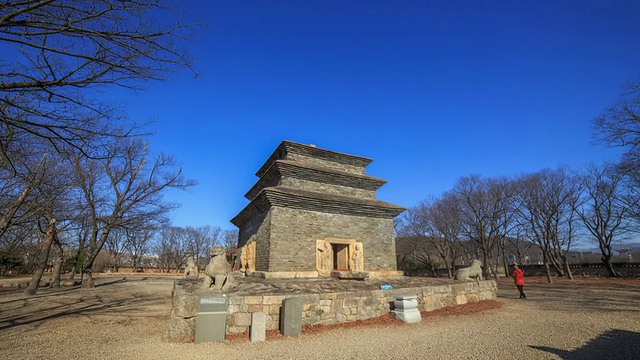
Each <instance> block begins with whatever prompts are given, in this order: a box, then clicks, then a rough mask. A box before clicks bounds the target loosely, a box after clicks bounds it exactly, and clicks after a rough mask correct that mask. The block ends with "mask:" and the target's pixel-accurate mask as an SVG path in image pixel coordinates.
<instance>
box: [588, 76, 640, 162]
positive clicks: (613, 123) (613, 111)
mask: <svg viewBox="0 0 640 360" xmlns="http://www.w3.org/2000/svg"><path fill="white" fill-rule="evenodd" d="M621 95H622V96H621V99H620V101H619V102H618V103H617V104H615V105H614V106H612V107H610V108H608V109H607V110H606V111H605V112H604V113H603V114H602V115H600V116H599V117H597V118H596V119H595V120H594V138H595V140H596V141H598V142H600V143H603V144H606V145H609V146H616V147H623V148H625V149H626V151H627V152H626V153H625V154H624V156H623V161H622V162H623V163H632V164H635V165H634V166H635V167H637V166H638V165H640V162H638V160H639V159H640V158H639V157H638V155H639V154H640V81H636V82H632V83H629V84H627V85H626V86H625V87H624V90H623V92H622V94H621Z"/></svg>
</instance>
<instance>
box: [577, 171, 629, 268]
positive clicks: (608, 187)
mask: <svg viewBox="0 0 640 360" xmlns="http://www.w3.org/2000/svg"><path fill="white" fill-rule="evenodd" d="M622 180H623V175H622V174H621V173H620V172H619V171H617V169H616V167H615V166H614V165H612V164H605V165H603V166H600V167H597V166H590V167H588V168H587V170H586V173H585V175H584V176H583V177H582V186H583V196H582V199H581V201H580V202H579V203H578V204H577V206H576V211H577V214H578V216H579V218H580V220H582V223H583V224H584V226H585V227H586V228H587V230H588V231H589V233H590V234H591V235H592V236H593V238H594V239H595V240H596V241H597V242H598V246H599V248H600V253H601V255H602V263H603V264H604V265H605V267H606V268H607V271H608V272H609V275H610V276H612V277H618V276H619V274H618V272H617V271H616V269H615V268H614V267H613V264H612V262H611V258H612V256H613V248H612V246H613V244H614V241H616V240H621V237H622V236H624V235H625V234H626V233H627V232H628V231H629V228H628V217H627V214H628V211H629V208H628V207H627V206H626V204H625V200H624V199H623V194H624V193H623V191H624V190H623V181H622Z"/></svg>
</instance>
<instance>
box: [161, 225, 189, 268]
mask: <svg viewBox="0 0 640 360" xmlns="http://www.w3.org/2000/svg"><path fill="white" fill-rule="evenodd" d="M155 252H156V255H157V256H158V266H159V267H160V268H161V269H163V270H164V271H165V272H169V271H171V270H172V269H175V270H178V269H179V268H180V267H181V266H182V265H184V264H185V263H186V260H187V258H188V257H189V253H188V250H187V233H186V231H185V229H184V228H181V227H176V226H163V227H162V228H161V229H160V233H159V239H158V241H157V244H156V247H155Z"/></svg>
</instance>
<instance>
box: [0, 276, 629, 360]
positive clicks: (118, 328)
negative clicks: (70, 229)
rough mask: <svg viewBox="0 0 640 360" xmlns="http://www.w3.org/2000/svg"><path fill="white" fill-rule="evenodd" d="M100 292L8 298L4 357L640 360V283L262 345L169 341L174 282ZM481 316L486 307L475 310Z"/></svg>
mask: <svg viewBox="0 0 640 360" xmlns="http://www.w3.org/2000/svg"><path fill="white" fill-rule="evenodd" d="M100 282H101V283H102V285H101V286H98V287H97V288H95V289H90V290H84V289H78V288H65V289H61V290H43V291H41V292H40V293H39V294H38V295H36V296H33V297H27V296H24V295H23V294H22V293H20V292H16V291H9V290H3V291H0V349H1V350H0V356H1V357H2V358H4V359H53V358H63V359H98V358H99V359H119V360H122V359H189V360H192V359H211V358H223V357H224V358H226V359H640V281H638V280H608V279H581V280H576V281H573V282H568V281H556V284H554V285H548V284H546V283H544V279H541V278H540V279H536V278H528V282H527V286H526V287H525V291H526V292H527V295H528V296H529V298H528V299H527V300H519V299H518V296H517V291H516V289H515V288H514V286H513V285H512V283H511V282H510V281H509V280H507V279H505V280H501V281H500V282H499V287H500V290H499V293H498V296H499V297H498V301H499V302H501V303H502V306H501V307H500V308H498V309H488V310H482V311H479V312H478V311H477V310H474V311H467V312H465V311H456V312H455V313H456V314H457V315H447V316H442V315H441V316H433V315H432V316H428V317H427V318H424V319H423V321H422V322H421V323H418V324H401V323H397V324H392V325H389V324H383V325H368V326H355V327H345V328H336V329H331V330H327V331H320V332H313V333H308V334H303V335H300V336H296V337H277V338H274V339H272V340H269V341H266V342H262V343H250V342H247V341H240V340H236V341H228V340H227V341H224V342H218V343H207V344H198V345H194V344H166V343H162V342H161V341H160V337H161V334H162V331H163V329H164V326H165V324H166V322H167V319H168V312H169V311H170V302H171V300H170V292H171V286H172V282H171V279H167V278H129V279H127V280H120V281H116V280H115V279H101V280H100V281H99V283H100ZM476 309H477V307H476Z"/></svg>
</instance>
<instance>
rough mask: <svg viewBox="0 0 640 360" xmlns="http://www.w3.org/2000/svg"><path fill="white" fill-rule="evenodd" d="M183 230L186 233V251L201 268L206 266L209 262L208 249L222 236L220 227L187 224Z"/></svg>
mask: <svg viewBox="0 0 640 360" xmlns="http://www.w3.org/2000/svg"><path fill="white" fill-rule="evenodd" d="M185 231H186V232H187V234H188V239H187V240H186V245H187V251H188V252H189V253H190V254H191V255H190V256H193V257H194V260H196V263H197V264H198V266H200V267H201V268H202V267H204V266H206V264H207V263H208V262H209V261H208V260H209V250H210V249H211V247H212V246H214V245H216V244H218V243H219V242H220V239H221V238H222V234H223V233H222V229H221V228H220V227H217V226H215V227H211V226H201V227H197V228H194V227H190V226H188V227H187V228H186V229H185Z"/></svg>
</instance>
